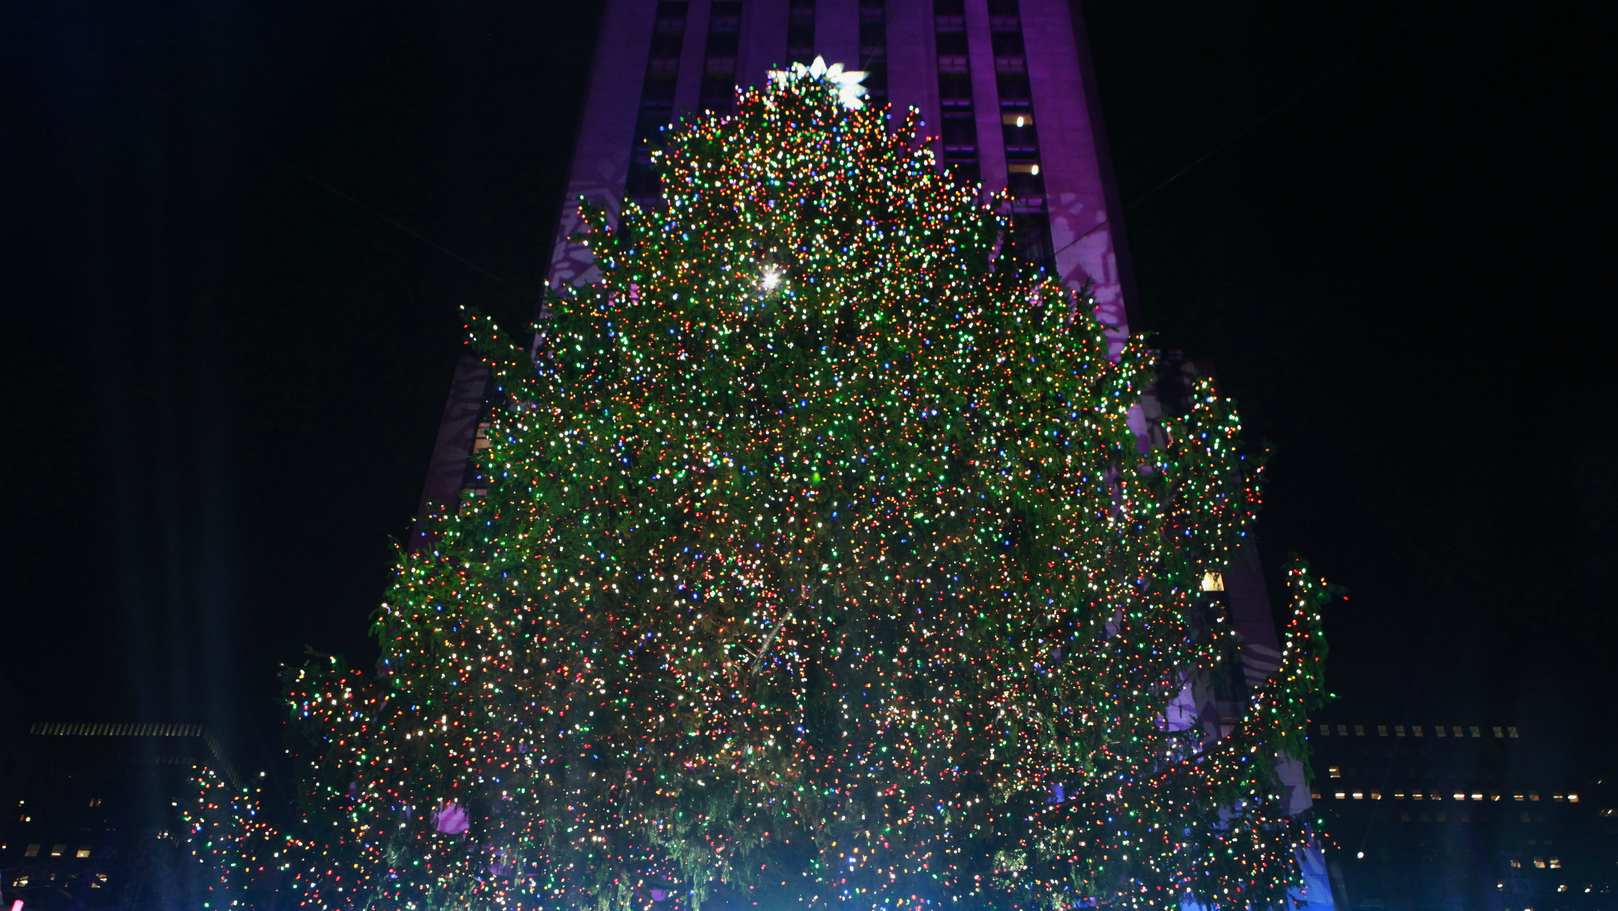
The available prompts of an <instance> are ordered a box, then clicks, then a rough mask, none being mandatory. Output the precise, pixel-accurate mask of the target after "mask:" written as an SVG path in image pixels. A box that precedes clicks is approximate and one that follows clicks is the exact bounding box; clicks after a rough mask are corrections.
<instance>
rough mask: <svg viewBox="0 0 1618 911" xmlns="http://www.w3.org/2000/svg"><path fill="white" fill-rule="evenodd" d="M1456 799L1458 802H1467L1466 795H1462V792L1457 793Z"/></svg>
mask: <svg viewBox="0 0 1618 911" xmlns="http://www.w3.org/2000/svg"><path fill="white" fill-rule="evenodd" d="M1455 799H1456V800H1465V799H1466V795H1465V794H1463V793H1461V792H1460V791H1456V792H1455Z"/></svg>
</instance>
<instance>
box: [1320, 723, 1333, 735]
mask: <svg viewBox="0 0 1618 911" xmlns="http://www.w3.org/2000/svg"><path fill="white" fill-rule="evenodd" d="M1320 736H1322V737H1330V736H1331V725H1329V724H1323V725H1321V726H1320Z"/></svg>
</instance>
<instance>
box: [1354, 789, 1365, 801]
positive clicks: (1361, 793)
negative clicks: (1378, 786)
mask: <svg viewBox="0 0 1618 911" xmlns="http://www.w3.org/2000/svg"><path fill="white" fill-rule="evenodd" d="M1354 799H1355V800H1364V799H1365V792H1364V791H1355V792H1354Z"/></svg>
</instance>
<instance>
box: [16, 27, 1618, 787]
mask: <svg viewBox="0 0 1618 911" xmlns="http://www.w3.org/2000/svg"><path fill="white" fill-rule="evenodd" d="M1425 6H1426V4H1425V3H1416V4H1411V3H1392V2H1383V0H1359V2H1352V3H1351V2H1346V0H1322V2H1317V3H1311V4H1296V3H1282V2H1274V0H1266V2H1256V0H1233V2H1216V3H1210V2H1207V0H1172V2H1170V0H1090V2H1089V4H1088V10H1087V13H1088V20H1089V25H1090V30H1091V38H1092V43H1093V46H1094V54H1095V57H1096V66H1097V71H1098V81H1099V84H1100V88H1101V93H1102V98H1103V102H1104V107H1105V115H1106V118H1107V121H1108V127H1109V130H1110V132H1111V140H1112V149H1113V155H1114V159H1115V162H1116V167H1117V171H1118V179H1119V183H1120V185H1121V194H1122V197H1123V198H1124V199H1125V200H1133V199H1137V198H1139V197H1141V196H1142V195H1143V194H1146V193H1147V192H1148V191H1150V190H1152V189H1153V188H1154V187H1156V186H1157V185H1158V184H1159V183H1160V182H1161V181H1163V180H1164V179H1165V178H1167V177H1168V176H1169V175H1171V174H1174V173H1175V172H1176V171H1178V170H1180V169H1181V168H1183V167H1184V166H1185V165H1187V164H1188V163H1190V162H1192V161H1195V160H1196V159H1198V158H1199V157H1200V156H1202V155H1203V154H1204V153H1206V152H1208V151H1209V150H1210V149H1212V148H1214V147H1215V146H1217V145H1218V144H1219V143H1220V142H1221V141H1223V140H1224V139H1226V138H1227V137H1230V136H1231V135H1233V134H1235V133H1237V132H1238V131H1240V130H1242V129H1243V128H1245V127H1248V126H1250V125H1251V124H1253V123H1254V122H1255V121H1258V120H1260V118H1262V117H1263V116H1264V115H1265V114H1266V112H1269V111H1272V110H1273V109H1274V108H1275V107H1276V106H1277V105H1279V104H1281V103H1282V102H1284V101H1286V100H1287V99H1289V98H1292V97H1293V96H1295V95H1297V94H1298V93H1299V92H1300V91H1302V90H1303V89H1305V88H1306V87H1308V86H1310V85H1311V84H1313V83H1315V82H1316V80H1318V79H1320V77H1321V76H1323V75H1326V74H1328V73H1330V72H1331V71H1332V70H1333V69H1334V68H1336V67H1338V65H1339V64H1341V63H1343V62H1344V61H1345V60H1348V59H1349V58H1351V57H1353V56H1354V55H1355V54H1356V53H1357V52H1360V51H1362V50H1363V49H1365V48H1366V47H1367V46H1372V47H1371V49H1370V50H1369V51H1367V52H1365V53H1364V54H1363V55H1362V56H1360V57H1358V58H1357V59H1355V60H1354V62H1353V63H1352V64H1351V65H1350V66H1348V67H1347V68H1346V69H1343V70H1342V71H1341V72H1339V73H1337V74H1336V75H1334V76H1332V77H1331V78H1329V79H1327V80H1325V81H1324V82H1323V83H1321V84H1319V85H1318V87H1316V88H1313V89H1312V90H1310V91H1309V92H1307V93H1306V94H1304V95H1303V97H1301V98H1299V99H1298V100H1297V101H1296V102H1295V103H1293V104H1291V105H1290V106H1288V107H1286V108H1285V109H1283V110H1281V111H1280V112H1279V113H1277V114H1275V115H1274V116H1273V117H1271V118H1269V119H1267V120H1264V121H1263V122H1262V123H1260V124H1259V125H1258V126H1256V127H1255V128H1253V129H1251V130H1250V131H1248V132H1246V133H1244V134H1242V135H1241V136H1240V138H1238V139H1237V140H1236V141H1235V142H1233V143H1231V144H1230V145H1228V146H1227V147H1225V148H1223V149H1222V150H1220V151H1219V152H1218V153H1217V154H1215V155H1213V156H1212V157H1210V158H1208V159H1207V160H1206V161H1204V162H1203V163H1201V164H1199V165H1198V166H1196V167H1195V168H1193V169H1191V170H1190V171H1189V172H1187V173H1186V174H1184V176H1182V177H1180V178H1179V179H1177V180H1175V181H1174V182H1172V183H1171V184H1169V185H1168V186H1166V187H1164V188H1162V189H1161V190H1159V191H1158V192H1156V193H1155V194H1154V195H1152V196H1151V197H1150V198H1148V199H1146V200H1144V201H1142V202H1140V203H1138V204H1136V205H1133V206H1131V207H1129V208H1128V210H1127V212H1126V213H1125V220H1126V223H1127V227H1128V231H1129V235H1130V242H1131V246H1132V249H1133V254H1134V261H1135V268H1136V272H1137V275H1138V280H1139V285H1140V296H1141V301H1142V304H1143V307H1144V310H1145V312H1146V314H1147V322H1148V324H1149V328H1152V329H1156V330H1157V331H1159V332H1160V333H1161V341H1162V343H1163V344H1164V345H1166V346H1169V347H1176V348H1183V349H1185V350H1187V351H1188V352H1189V353H1191V354H1195V355H1202V356H1206V357H1211V358H1212V359H1213V360H1214V361H1215V362H1216V364H1217V366H1218V370H1219V373H1220V378H1221V381H1222V385H1223V388H1224V390H1225V391H1226V392H1228V393H1230V394H1232V395H1234V396H1236V397H1237V398H1238V399H1239V400H1240V401H1241V402H1242V404H1243V408H1244V413H1245V414H1246V416H1247V417H1248V420H1249V424H1250V427H1251V431H1252V434H1251V435H1252V437H1253V438H1254V439H1255V440H1257V439H1268V440H1269V441H1270V442H1271V443H1272V444H1273V447H1274V456H1273V459H1272V461H1271V466H1272V479H1273V484H1272V487H1271V490H1270V505H1269V507H1268V509H1267V511H1266V513H1265V515H1264V517H1263V520H1262V522H1261V526H1260V533H1261V536H1262V542H1263V545H1264V547H1265V549H1266V552H1267V558H1268V559H1269V560H1270V562H1271V563H1272V565H1273V564H1274V563H1275V562H1278V561H1279V559H1281V558H1282V557H1284V555H1285V554H1286V553H1287V552H1289V551H1298V552H1300V553H1303V554H1304V555H1306V556H1308V557H1309V558H1311V559H1312V560H1313V562H1314V565H1315V566H1316V568H1317V569H1319V570H1320V571H1322V572H1324V573H1325V574H1327V575H1329V576H1330V577H1331V578H1333V579H1334V580H1336V581H1339V582H1341V583H1343V584H1345V585H1347V586H1348V587H1349V589H1350V591H1351V600H1350V601H1349V602H1347V603H1346V604H1343V605H1340V606H1339V607H1338V608H1337V611H1336V613H1335V614H1334V615H1333V616H1332V618H1331V619H1330V622H1329V626H1328V629H1329V632H1330V635H1331V637H1332V648H1333V654H1332V659H1331V671H1330V673H1331V677H1330V681H1331V685H1332V687H1333V689H1334V690H1336V691H1337V692H1338V693H1339V694H1341V696H1342V699H1341V700H1340V701H1339V702H1338V703H1336V704H1335V705H1334V706H1332V707H1331V708H1330V709H1328V712H1329V713H1330V714H1332V715H1333V716H1340V717H1342V718H1344V719H1345V720H1361V721H1365V722H1373V723H1374V722H1386V723H1392V722H1396V721H1398V722H1411V723H1415V722H1425V723H1433V722H1440V721H1444V722H1450V721H1453V722H1454V723H1516V724H1519V725H1523V726H1525V727H1527V728H1528V729H1529V730H1531V731H1536V732H1539V733H1541V734H1542V735H1543V736H1544V737H1546V738H1549V739H1550V740H1551V742H1555V743H1559V744H1563V745H1564V747H1565V748H1564V749H1563V750H1562V752H1563V755H1564V758H1567V759H1569V760H1574V759H1578V758H1580V757H1589V756H1595V755H1598V748H1599V747H1601V746H1603V744H1602V743H1601V740H1602V738H1605V737H1610V735H1609V734H1607V733H1605V732H1604V731H1602V730H1600V729H1601V728H1603V727H1610V726H1611V724H1612V722H1613V721H1614V720H1618V719H1615V718H1614V711H1613V709H1612V702H1611V698H1610V692H1609V691H1610V688H1611V683H1610V679H1609V677H1610V674H1609V672H1608V669H1609V665H1610V663H1611V661H1612V657H1611V653H1612V649H1613V643H1614V642H1615V641H1618V638H1615V635H1614V634H1615V632H1618V620H1615V614H1614V612H1613V609H1612V608H1613V598H1612V595H1611V590H1612V585H1613V582H1614V580H1613V566H1612V554H1613V551H1614V544H1615V542H1614V534H1613V513H1614V498H1613V482H1612V477H1613V473H1614V465H1613V452H1614V442H1615V441H1614V439H1613V430H1612V423H1611V419H1612V417H1613V409H1612V408H1611V406H1610V404H1609V397H1608V395H1607V393H1606V389H1605V385H1606V382H1607V378H1606V374H1607V372H1608V370H1609V368H1608V365H1607V363H1606V360H1607V351H1606V347H1607V346H1606V342H1605V339H1604V337H1603V336H1604V332H1603V330H1602V329H1601V328H1600V327H1601V326H1603V325H1606V324H1608V322H1609V321H1610V317H1607V314H1606V311H1607V309H1608V308H1610V307H1611V305H1612V302H1613V301H1614V300H1618V289H1615V288H1614V284H1615V282H1614V275H1613V268H1612V265H1611V261H1612V253H1611V235H1610V229H1608V228H1606V226H1605V223H1606V222H1607V221H1608V220H1609V219H1608V218H1607V217H1606V215H1605V211H1606V209H1605V207H1603V206H1602V205H1601V203H1600V202H1599V200H1600V199H1601V198H1602V197H1603V196H1605V195H1608V194H1610V191H1611V186H1610V184H1611V178H1610V176H1609V171H1608V169H1607V168H1606V167H1603V166H1604V165H1606V164H1607V159H1608V158H1609V157H1610V156H1609V153H1608V152H1607V147H1606V146H1605V145H1604V144H1603V142H1602V141H1601V140H1600V139H1599V137H1600V136H1602V135H1609V134H1611V133H1614V132H1618V130H1615V125H1614V124H1613V122H1612V121H1613V113H1612V105H1611V102H1612V97H1611V94H1610V93H1609V91H1608V89H1607V85H1608V84H1609V82H1610V78H1611V75H1612V74H1611V72H1610V68H1611V63H1610V59H1611V58H1610V47H1609V45H1608V43H1607V40H1606V35H1609V34H1610V32H1609V31H1608V29H1607V23H1606V22H1605V21H1600V20H1598V19H1597V18H1596V16H1597V14H1596V13H1595V12H1593V10H1594V9H1595V8H1596V5H1595V4H1588V5H1586V4H1578V3H1572V2H1565V0H1552V2H1542V3H1535V4H1531V5H1530V4H1507V3H1503V2H1498V0H1484V2H1471V3H1462V2H1460V0H1448V2H1440V3H1438V4H1437V5H1436V6H1433V7H1431V8H1430V9H1427V10H1426V11H1425V12H1423V13H1421V14H1420V15H1419V16H1418V17H1417V18H1416V19H1415V20H1414V21H1413V22H1412V21H1410V20H1411V17H1412V16H1413V15H1415V14H1417V13H1418V11H1420V10H1422V9H1423V7H1425ZM594 22H595V8H594V7H592V6H585V5H579V4H562V3H552V4H544V3H519V2H512V0H491V2H482V3H441V4H427V3H422V2H417V0H403V2H401V0H392V2H387V3H382V2H364V0H318V2H316V0H276V2H268V0H208V2H193V3H190V4H138V5H137V4H118V3H109V2H84V3H73V4H69V3H63V2H54V3H52V2H43V0H19V2H14V0H0V302H3V304H4V307H5V315H6V321H5V327H6V328H5V331H4V332H3V333H0V338H3V341H4V358H5V360H4V370H5V376H6V378H7V383H6V396H5V426H6V427H7V428H8V433H7V434H6V439H5V445H4V449H5V458H6V465H5V469H6V470H5V475H4V477H5V478H6V490H5V519H6V521H5V528H4V531H5V541H4V544H3V546H0V555H3V560H4V566H3V572H4V579H5V582H4V587H3V589H0V591H3V595H0V597H3V598H4V602H3V616H4V618H5V622H4V624H3V625H0V647H3V654H4V656H5V662H4V669H3V671H0V673H3V674H4V676H5V678H6V683H7V685H9V687H10V688H11V689H12V690H14V691H15V692H16V694H17V695H16V696H15V697H14V698H13V699H11V700H10V705H12V706H13V707H15V708H17V710H18V715H19V717H20V718H21V719H23V720H35V719H49V720H74V719H84V720H98V719H123V718H131V719H133V718H141V719H149V720H168V719H176V720H191V719H195V720H206V721H211V722H213V723H214V724H216V725H219V726H221V727H222V728H223V729H224V730H225V731H226V732H227V733H228V734H229V735H230V739H231V740H232V741H234V743H235V744H236V747H235V749H236V750H237V751H238V752H239V754H240V755H241V764H242V765H244V766H246V767H249V768H251V767H255V766H259V767H262V766H264V765H265V764H267V763H269V762H270V761H271V760H270V759H269V757H270V756H271V755H272V754H273V753H276V752H278V751H279V746H278V743H279V737H280V734H279V732H278V731H277V729H276V725H275V721H276V719H277V717H278V711H279V710H278V708H277V706H276V703H275V698H276V694H277V692H278V686H277V684H276V681H275V673H276V669H277V667H278V666H279V665H280V664H281V663H282V662H296V661H298V660H301V659H300V656H301V654H302V651H303V648H304V646H305V645H306V644H307V645H310V646H313V647H314V648H316V649H319V650H323V651H341V652H345V653H347V654H349V655H350V656H352V657H355V658H357V659H359V660H361V661H368V660H369V659H370V656H371V654H372V652H371V646H370V645H369V643H368V640H367V639H366V626H367V620H366V617H367V615H368V613H369V612H370V610H371V609H372V608H373V607H374V606H375V604H376V602H377V601H378V600H379V598H380V596H381V593H382V589H383V585H384V584H385V580H386V575H387V570H388V566H389V564H390V560H391V553H390V547H391V543H390V542H391V541H392V540H393V539H396V538H398V537H399V536H401V535H402V534H403V533H404V532H405V530H406V528H407V526H408V521H409V518H410V515H411V512H412V510H413V509H414V507H415V503H416V499H417V497H418V495H419V492H420V483H421V479H422V476H423V472H424V469H425V467H426V463H427V455H428V450H429V448H430V446H431V443H432V439H433V435H434V432H435V430H436V424H437V420H438V414H439V410H440V408H441V407H442V404H443V398H444V394H445V392H446V390H447V386H448V380H449V375H450V369H451V365H452V363H453V361H454V358H455V356H456V354H457V350H458V345H459V339H460V332H459V326H460V322H459V317H458V312H457V307H458V306H459V305H461V304H473V305H476V306H478V307H481V308H483V309H485V310H487V311H490V312H493V313H495V314H497V315H499V316H501V317H504V318H505V319H506V321H507V322H508V323H516V322H520V321H522V320H523V319H525V318H526V315H527V314H528V312H529V311H530V308H531V307H532V304H533V301H534V299H535V295H536V293H537V289H538V288H539V286H540V283H541V280H542V270H543V266H544V263H545V261H546V255H547V246H548V243H549V240H550V234H549V232H550V227H549V226H550V224H551V223H552V222H553V219H554V217H555V214H556V211H557V208H558V206H559V204H560V192H561V185H562V179H563V172H564V171H565V168H566V164H567V161H568V157H569V152H570V149H571V142H572V138H571V133H572V129H573V125H574V123H575V121H576V119H577V112H578V105H579V98H580V95H581V93H582V91H583V86H584V82H585V70H586V66H587V64H588V55H589V53H590V50H591V48H592V47H593V35H592V32H593V29H594ZM1379 41H1380V43H1377V42H1379ZM1373 45H1374V46H1373ZM288 165H291V167H289V166H288ZM299 170H301V171H302V172H304V174H306V175H312V177H311V176H304V175H303V174H300V173H298V171H299ZM323 184H324V185H323ZM330 188H336V189H337V190H339V191H340V193H341V194H344V195H346V196H347V197H350V199H345V198H343V196H341V195H338V193H334V192H333V191H332V189H330ZM356 201H358V202H356ZM365 207H369V208H370V209H373V210H375V212H376V213H382V215H383V216H385V217H378V215H377V214H373V213H372V212H370V211H367V210H366V208H365ZM400 226H405V227H408V229H410V230H411V231H414V232H416V233H418V234H420V235H422V236H424V237H426V238H430V239H431V240H432V241H433V242H434V244H436V245H437V246H438V247H439V248H442V249H439V248H435V246H431V245H429V244H427V243H424V242H423V241H421V240H419V239H417V238H415V237H413V236H411V234H410V233H407V232H406V231H405V230H402V229H401V227H400ZM444 250H449V251H453V252H454V254H455V255H456V256H459V257H462V258H464V259H465V260H469V261H470V262H472V263H475V264H476V265H477V266H478V267H480V268H481V269H483V270H487V272H488V273H492V274H493V275H494V276H497V277H498V280H497V279H496V278H491V277H489V275H486V274H483V273H482V272H480V271H478V270H476V269H473V268H471V267H469V266H467V265H465V264H463V263H461V262H458V261H457V260H456V259H455V258H454V257H452V256H451V255H447V254H446V253H445V252H444ZM1603 302H1605V303H1603Z"/></svg>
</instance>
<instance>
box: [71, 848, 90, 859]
mask: <svg viewBox="0 0 1618 911" xmlns="http://www.w3.org/2000/svg"><path fill="white" fill-rule="evenodd" d="M73 856H74V857H89V856H90V846H89V845H80V846H79V852H78V853H77V854H75V855H73Z"/></svg>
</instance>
